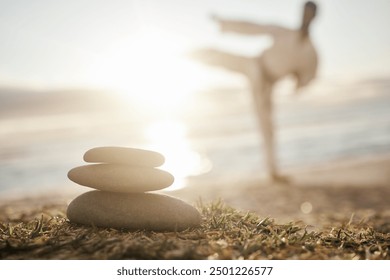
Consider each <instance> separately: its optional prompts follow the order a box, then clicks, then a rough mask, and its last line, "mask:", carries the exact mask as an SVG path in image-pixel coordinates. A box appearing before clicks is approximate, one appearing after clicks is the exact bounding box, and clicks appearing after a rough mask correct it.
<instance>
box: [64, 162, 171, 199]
mask: <svg viewBox="0 0 390 280" xmlns="http://www.w3.org/2000/svg"><path fill="white" fill-rule="evenodd" d="M68 178H69V179H70V180H72V181H73V182H75V183H77V184H80V185H83V186H87V187H91V188H94V189H98V190H102V191H110V192H123V193H140V192H148V191H156V190H161V189H164V188H166V187H169V186H170V185H172V183H173V181H174V177H173V175H172V174H170V173H169V172H166V171H163V170H160V169H156V168H151V167H138V166H130V165H124V164H90V165H84V166H79V167H75V168H73V169H71V170H70V171H69V172H68Z"/></svg>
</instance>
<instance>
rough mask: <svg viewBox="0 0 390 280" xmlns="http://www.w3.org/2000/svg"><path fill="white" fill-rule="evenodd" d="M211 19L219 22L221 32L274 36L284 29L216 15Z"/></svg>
mask: <svg viewBox="0 0 390 280" xmlns="http://www.w3.org/2000/svg"><path fill="white" fill-rule="evenodd" d="M212 19H213V20H215V21H216V22H217V23H218V24H219V26H220V29H221V31H222V32H234V33H241V34H247V35H260V34H270V35H273V36H274V35H277V34H278V33H280V32H283V31H285V30H286V29H285V28H283V27H280V26H276V25H262V24H257V23H252V22H246V21H234V20H225V19H221V18H219V17H216V16H213V17H212Z"/></svg>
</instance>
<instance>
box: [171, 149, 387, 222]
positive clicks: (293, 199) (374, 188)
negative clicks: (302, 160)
mask: <svg viewBox="0 0 390 280" xmlns="http://www.w3.org/2000/svg"><path fill="white" fill-rule="evenodd" d="M285 172H286V174H288V176H289V178H290V180H291V182H290V183H289V184H272V183H270V182H269V181H267V180H266V179H265V178H260V177H259V178H258V179H252V180H248V179H243V178H236V179H235V180H231V178H230V179H229V180H226V182H212V183H210V182H208V183H202V184H196V183H192V184H190V186H189V187H188V188H185V189H182V190H179V191H175V192H172V193H171V194H172V195H174V196H178V197H180V198H182V199H185V200H187V201H190V202H195V201H199V200H200V199H201V200H202V201H203V202H208V201H210V200H214V199H218V198H221V199H223V200H224V201H225V202H226V203H227V204H228V205H231V206H233V207H236V208H238V209H240V210H244V211H247V210H249V211H254V212H256V213H258V214H260V215H264V216H270V217H272V218H274V219H275V220H276V221H280V222H287V221H291V220H302V221H303V222H305V223H308V224H311V225H313V226H320V225H323V224H324V223H329V222H332V220H333V219H334V220H337V221H344V220H345V221H346V222H348V221H349V220H350V219H351V218H352V219H353V221H355V222H359V221H361V220H362V219H367V218H369V217H371V216H373V215H382V216H385V217H386V219H388V221H389V225H390V155H383V156H380V157H375V158H364V159H359V160H356V159H355V160H345V161H339V162H337V163H329V164H326V165H322V166H316V167H310V168H299V169H291V170H286V171H285Z"/></svg>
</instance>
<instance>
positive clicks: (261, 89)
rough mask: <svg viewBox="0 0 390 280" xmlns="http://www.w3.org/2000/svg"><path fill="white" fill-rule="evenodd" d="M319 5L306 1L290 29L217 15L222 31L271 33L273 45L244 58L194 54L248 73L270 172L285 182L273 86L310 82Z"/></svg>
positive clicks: (209, 51) (314, 63)
mask: <svg viewBox="0 0 390 280" xmlns="http://www.w3.org/2000/svg"><path fill="white" fill-rule="evenodd" d="M316 10H317V6H316V4H314V3H313V2H311V1H309V2H306V3H305V5H304V9H303V17H302V23H301V26H300V28H298V29H288V28H285V27H280V26H276V25H262V24H257V23H252V22H244V21H231V20H226V19H222V18H219V17H213V20H215V21H216V23H217V24H219V26H220V30H221V32H226V33H227V32H235V33H241V34H245V35H259V34H267V35H270V36H272V38H273V45H272V46H271V47H270V48H269V49H267V50H265V51H264V52H263V53H262V54H261V55H260V56H258V57H242V56H237V55H233V54H229V53H225V52H222V51H219V50H214V49H206V50H199V51H196V52H195V53H194V54H193V56H194V57H195V58H197V59H200V60H201V61H202V62H204V63H207V64H210V65H214V66H219V67H223V68H225V69H228V70H231V71H234V72H238V73H241V74H244V75H245V76H246V77H247V78H248V81H249V83H250V86H251V92H252V95H253V100H254V104H255V107H256V111H257V114H258V120H259V125H260V130H261V132H262V135H263V145H264V152H265V160H266V166H267V169H268V175H269V176H270V179H271V180H273V181H283V182H285V181H286V180H287V179H286V178H285V177H283V176H282V175H281V174H280V173H279V171H278V168H277V164H276V156H275V141H274V133H273V120H272V111H273V108H272V107H273V104H272V96H271V94H272V87H273V85H274V84H275V83H276V82H277V81H278V80H280V79H281V78H284V77H285V76H287V75H292V76H293V77H294V78H295V79H296V87H297V89H299V88H301V87H303V86H305V85H307V84H308V83H309V82H310V81H311V80H312V79H313V78H314V76H315V74H316V69H317V53H316V50H315V48H314V46H313V44H312V42H311V40H310V34H309V27H310V24H311V22H312V20H313V19H314V17H315V15H316Z"/></svg>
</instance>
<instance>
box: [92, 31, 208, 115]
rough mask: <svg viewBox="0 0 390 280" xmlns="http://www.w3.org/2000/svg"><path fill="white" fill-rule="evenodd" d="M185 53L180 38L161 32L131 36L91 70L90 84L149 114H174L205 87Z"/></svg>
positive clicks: (197, 71) (196, 65) (199, 74)
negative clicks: (156, 112) (142, 107)
mask: <svg viewBox="0 0 390 280" xmlns="http://www.w3.org/2000/svg"><path fill="white" fill-rule="evenodd" d="M186 51H188V50H186V48H185V47H184V44H183V43H180V38H171V37H169V36H168V35H167V34H164V32H163V31H162V30H153V29H151V30H146V31H144V32H140V33H138V34H132V36H131V38H128V39H122V40H120V41H118V42H117V43H116V44H114V45H112V46H111V48H110V50H107V51H106V53H104V54H102V56H101V57H99V59H97V60H96V63H95V65H92V66H91V79H92V83H94V84H96V85H103V86H104V87H107V88H112V89H116V90H118V91H120V92H121V93H122V94H124V95H125V97H126V98H128V99H129V101H131V102H137V103H139V104H140V106H144V107H145V108H147V109H150V110H161V109H163V110H174V109H176V108H178V107H179V106H180V105H181V104H183V102H186V101H188V100H189V97H190V96H191V95H193V94H194V93H195V92H196V91H198V90H200V89H201V88H202V86H204V83H205V81H203V80H202V79H204V78H203V77H204V75H202V70H201V67H200V66H199V64H197V63H195V62H193V61H191V60H190V59H188V58H187V57H186Z"/></svg>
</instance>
